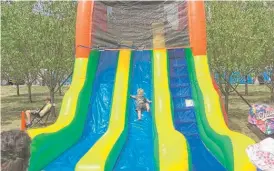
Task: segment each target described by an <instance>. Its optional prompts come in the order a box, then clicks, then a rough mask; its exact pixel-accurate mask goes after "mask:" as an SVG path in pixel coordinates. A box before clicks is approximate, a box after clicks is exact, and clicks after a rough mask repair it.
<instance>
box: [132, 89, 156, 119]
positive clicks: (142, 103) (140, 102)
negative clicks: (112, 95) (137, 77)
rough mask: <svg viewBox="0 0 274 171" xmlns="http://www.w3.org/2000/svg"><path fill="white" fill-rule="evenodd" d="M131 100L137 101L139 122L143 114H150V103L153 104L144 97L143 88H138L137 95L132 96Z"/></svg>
mask: <svg viewBox="0 0 274 171" xmlns="http://www.w3.org/2000/svg"><path fill="white" fill-rule="evenodd" d="M130 97H131V98H133V99H135V102H136V111H137V113H138V120H141V119H142V112H143V111H144V110H146V111H147V112H149V109H150V108H149V103H151V101H150V100H148V99H147V98H145V97H144V90H143V89H141V88H138V90H137V95H136V96H134V95H130Z"/></svg>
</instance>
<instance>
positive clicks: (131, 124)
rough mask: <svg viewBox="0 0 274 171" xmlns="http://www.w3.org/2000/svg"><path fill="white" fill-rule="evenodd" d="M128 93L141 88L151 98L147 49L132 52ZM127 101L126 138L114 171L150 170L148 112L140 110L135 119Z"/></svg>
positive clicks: (134, 113)
mask: <svg viewBox="0 0 274 171" xmlns="http://www.w3.org/2000/svg"><path fill="white" fill-rule="evenodd" d="M132 53H133V65H132V69H133V70H132V72H131V76H130V78H131V82H130V94H131V95H136V92H137V89H138V88H142V89H144V91H145V96H146V97H147V98H148V99H149V100H151V97H152V84H151V81H152V77H151V72H152V68H151V66H152V65H151V51H133V52H132ZM128 100H129V108H130V110H129V113H128V137H127V141H126V143H125V145H124V147H123V149H122V151H121V153H120V155H119V157H118V160H117V162H116V165H115V167H114V169H113V170H114V171H154V170H155V166H154V163H155V162H154V158H153V154H154V153H153V136H152V131H153V130H152V126H153V125H152V117H151V112H143V116H142V120H141V121H136V120H137V113H136V111H135V104H134V100H133V99H130V98H129V99H128Z"/></svg>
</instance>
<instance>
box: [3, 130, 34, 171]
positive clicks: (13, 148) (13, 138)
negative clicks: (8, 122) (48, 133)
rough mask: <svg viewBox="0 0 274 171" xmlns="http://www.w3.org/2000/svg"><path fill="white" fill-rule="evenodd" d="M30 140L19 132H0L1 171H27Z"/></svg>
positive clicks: (22, 132)
mask: <svg viewBox="0 0 274 171" xmlns="http://www.w3.org/2000/svg"><path fill="white" fill-rule="evenodd" d="M30 143H31V139H30V137H29V136H28V134H27V133H26V132H24V131H20V130H10V131H3V132H1V170H2V171H27V168H28V165H29V158H30Z"/></svg>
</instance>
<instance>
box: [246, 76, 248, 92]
mask: <svg viewBox="0 0 274 171" xmlns="http://www.w3.org/2000/svg"><path fill="white" fill-rule="evenodd" d="M245 95H246V96H248V76H247V75H246V76H245Z"/></svg>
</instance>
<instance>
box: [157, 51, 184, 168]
mask: <svg viewBox="0 0 274 171" xmlns="http://www.w3.org/2000/svg"><path fill="white" fill-rule="evenodd" d="M166 53H167V52H166V50H165V49H162V50H154V52H153V66H154V67H153V77H154V82H153V85H154V102H153V103H154V105H155V109H154V113H155V122H156V123H155V124H156V130H157V133H158V143H159V162H160V164H159V170H160V171H188V170H189V166H188V150H187V141H186V139H185V137H184V136H183V135H182V134H181V133H179V132H177V131H176V130H175V129H174V126H173V120H172V111H171V99H170V92H169V82H168V78H169V76H168V67H167V65H168V61H167V60H168V59H167V56H166V55H167V54H166Z"/></svg>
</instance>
